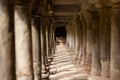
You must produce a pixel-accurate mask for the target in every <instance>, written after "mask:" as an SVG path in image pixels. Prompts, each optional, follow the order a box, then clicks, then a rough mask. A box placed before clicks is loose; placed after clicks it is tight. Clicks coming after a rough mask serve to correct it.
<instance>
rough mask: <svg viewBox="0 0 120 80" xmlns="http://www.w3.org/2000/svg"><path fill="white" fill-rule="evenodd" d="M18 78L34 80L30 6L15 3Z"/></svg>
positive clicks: (17, 79) (19, 79) (18, 79)
mask: <svg viewBox="0 0 120 80" xmlns="http://www.w3.org/2000/svg"><path fill="white" fill-rule="evenodd" d="M15 51H16V80H33V64H32V61H33V59H32V34H31V19H30V8H29V6H28V5H15Z"/></svg>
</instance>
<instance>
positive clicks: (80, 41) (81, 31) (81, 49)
mask: <svg viewBox="0 0 120 80" xmlns="http://www.w3.org/2000/svg"><path fill="white" fill-rule="evenodd" d="M78 19H79V20H78V28H79V37H80V39H79V45H80V49H79V56H78V59H79V60H78V64H80V63H81V58H82V52H83V25H82V17H81V16H79V18H78Z"/></svg>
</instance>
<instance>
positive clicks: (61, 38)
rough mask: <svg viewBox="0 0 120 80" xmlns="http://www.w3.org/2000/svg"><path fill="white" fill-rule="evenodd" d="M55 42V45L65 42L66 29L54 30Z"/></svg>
mask: <svg viewBox="0 0 120 80" xmlns="http://www.w3.org/2000/svg"><path fill="white" fill-rule="evenodd" d="M55 41H56V42H57V43H60V42H63V43H65V42H66V29H65V27H57V28H56V29H55Z"/></svg>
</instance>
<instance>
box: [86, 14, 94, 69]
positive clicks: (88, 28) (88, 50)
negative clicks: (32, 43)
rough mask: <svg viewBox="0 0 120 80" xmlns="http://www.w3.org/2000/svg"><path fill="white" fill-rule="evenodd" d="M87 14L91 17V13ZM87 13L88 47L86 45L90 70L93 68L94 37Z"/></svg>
mask: <svg viewBox="0 0 120 80" xmlns="http://www.w3.org/2000/svg"><path fill="white" fill-rule="evenodd" d="M87 15H89V17H91V15H90V14H89V13H87ZM87 15H86V17H87V18H88V19H86V25H87V47H86V70H88V71H90V69H91V64H92V62H91V59H92V56H91V55H92V41H93V37H92V32H93V31H92V25H91V19H89V17H88V16H87Z"/></svg>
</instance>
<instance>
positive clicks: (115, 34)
mask: <svg viewBox="0 0 120 80" xmlns="http://www.w3.org/2000/svg"><path fill="white" fill-rule="evenodd" d="M118 1H119V2H120V0H118ZM116 2H117V0H116ZM119 2H118V3H115V4H114V5H113V7H112V10H111V12H112V13H111V80H120V4H119Z"/></svg>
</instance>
